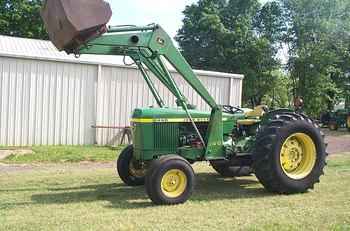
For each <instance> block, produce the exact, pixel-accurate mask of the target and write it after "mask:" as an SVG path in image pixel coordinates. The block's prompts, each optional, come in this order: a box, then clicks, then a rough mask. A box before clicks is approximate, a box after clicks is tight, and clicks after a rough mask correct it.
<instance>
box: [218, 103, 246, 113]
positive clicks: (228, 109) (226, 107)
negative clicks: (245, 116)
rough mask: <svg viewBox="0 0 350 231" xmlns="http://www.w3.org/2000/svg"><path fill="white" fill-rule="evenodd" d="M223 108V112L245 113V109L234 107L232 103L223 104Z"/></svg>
mask: <svg viewBox="0 0 350 231" xmlns="http://www.w3.org/2000/svg"><path fill="white" fill-rule="evenodd" d="M222 109H223V112H226V113H229V114H236V113H238V112H240V113H244V111H243V110H242V109H240V108H239V107H234V106H231V105H223V106H222Z"/></svg>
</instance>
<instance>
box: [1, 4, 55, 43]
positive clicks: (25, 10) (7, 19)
mask: <svg viewBox="0 0 350 231" xmlns="http://www.w3.org/2000/svg"><path fill="white" fill-rule="evenodd" d="M40 8H41V0H0V34H2V35H9V36H18V37H26V38H36V39H47V38H48V35H47V33H46V30H45V28H44V25H43V22H42V20H41V17H40Z"/></svg>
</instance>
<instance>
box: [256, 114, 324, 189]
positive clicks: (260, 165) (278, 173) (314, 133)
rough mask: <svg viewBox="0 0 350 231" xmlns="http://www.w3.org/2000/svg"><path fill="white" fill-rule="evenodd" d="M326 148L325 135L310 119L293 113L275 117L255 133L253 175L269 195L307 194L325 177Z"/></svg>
mask: <svg viewBox="0 0 350 231" xmlns="http://www.w3.org/2000/svg"><path fill="white" fill-rule="evenodd" d="M325 149H326V145H325V143H324V134H323V133H322V132H321V131H320V129H319V128H318V126H317V125H316V124H315V123H313V122H312V121H311V120H310V119H308V118H307V117H305V116H303V115H299V114H295V113H284V114H277V115H274V117H273V118H272V120H270V122H268V123H267V124H266V125H263V126H262V127H261V128H260V130H259V132H258V134H257V139H256V144H255V150H254V152H253V168H254V170H255V175H256V176H257V178H258V179H259V181H260V182H261V183H262V184H263V185H264V187H265V188H266V189H267V190H268V191H270V192H276V193H282V194H291V193H302V192H306V191H307V190H309V189H313V187H314V184H316V183H318V182H320V177H321V175H323V174H324V172H323V169H324V167H325V165H326V156H327V153H326V151H325Z"/></svg>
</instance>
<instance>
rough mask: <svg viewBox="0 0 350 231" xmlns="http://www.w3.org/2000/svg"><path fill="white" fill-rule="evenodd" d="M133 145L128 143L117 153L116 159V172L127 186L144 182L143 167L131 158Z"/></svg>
mask: <svg viewBox="0 0 350 231" xmlns="http://www.w3.org/2000/svg"><path fill="white" fill-rule="evenodd" d="M133 153H134V147H133V146H132V145H129V146H128V147H126V148H125V149H124V150H123V151H122V152H121V153H120V155H119V157H118V160H117V173H118V174H119V177H120V178H121V179H122V181H123V182H124V183H125V184H126V185H129V186H140V185H144V184H145V174H146V173H145V172H146V170H145V169H142V168H140V167H137V163H136V162H135V161H134V160H133Z"/></svg>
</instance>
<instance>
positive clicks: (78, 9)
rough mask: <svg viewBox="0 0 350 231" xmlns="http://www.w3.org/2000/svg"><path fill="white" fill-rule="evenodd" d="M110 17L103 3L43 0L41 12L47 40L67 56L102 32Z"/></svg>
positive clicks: (108, 10) (100, 1)
mask: <svg viewBox="0 0 350 231" xmlns="http://www.w3.org/2000/svg"><path fill="white" fill-rule="evenodd" d="M111 16H112V10H111V7H110V5H109V4H108V3H107V2H105V1H103V0H45V1H44V5H43V7H42V10H41V17H42V18H43V20H44V24H45V27H46V30H47V32H48V34H49V37H50V40H51V41H52V43H53V44H54V45H55V46H56V47H57V49H58V50H60V51H62V50H64V51H66V52H67V53H74V52H75V51H76V49H77V48H78V47H79V46H81V45H82V44H84V43H86V42H87V41H89V40H90V39H93V38H96V37H98V36H99V35H101V34H103V33H104V32H106V30H107V27H106V24H107V22H108V21H109V20H110V18H111Z"/></svg>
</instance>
